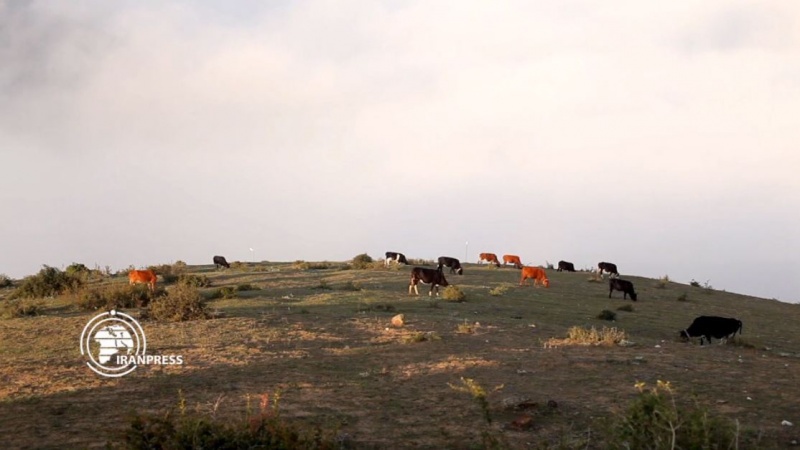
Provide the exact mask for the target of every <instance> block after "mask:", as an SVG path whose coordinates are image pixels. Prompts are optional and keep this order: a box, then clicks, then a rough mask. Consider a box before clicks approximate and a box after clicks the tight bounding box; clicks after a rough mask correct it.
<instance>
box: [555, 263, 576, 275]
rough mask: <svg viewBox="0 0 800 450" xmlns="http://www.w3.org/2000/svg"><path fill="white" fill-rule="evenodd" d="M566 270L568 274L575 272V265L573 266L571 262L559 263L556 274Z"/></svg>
mask: <svg viewBox="0 0 800 450" xmlns="http://www.w3.org/2000/svg"><path fill="white" fill-rule="evenodd" d="M565 270H566V271H567V272H575V265H574V264H572V263H571V262H566V261H559V262H558V269H556V272H563V271H565Z"/></svg>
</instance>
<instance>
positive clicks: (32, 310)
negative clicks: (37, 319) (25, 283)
mask: <svg viewBox="0 0 800 450" xmlns="http://www.w3.org/2000/svg"><path fill="white" fill-rule="evenodd" d="M0 305H1V306H0V317H3V318H4V319H13V318H14V317H25V316H38V315H40V314H42V303H41V301H38V300H33V299H27V298H23V299H15V300H8V301H6V302H3V303H2V304H0Z"/></svg>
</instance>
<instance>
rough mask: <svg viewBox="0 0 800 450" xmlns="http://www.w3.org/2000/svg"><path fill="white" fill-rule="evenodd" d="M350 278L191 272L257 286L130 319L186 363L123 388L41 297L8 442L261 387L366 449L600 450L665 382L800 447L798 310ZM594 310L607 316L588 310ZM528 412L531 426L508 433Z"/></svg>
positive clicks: (23, 324)
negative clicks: (577, 339) (698, 324)
mask: <svg viewBox="0 0 800 450" xmlns="http://www.w3.org/2000/svg"><path fill="white" fill-rule="evenodd" d="M346 267H347V265H346V264H342V263H272V262H262V263H255V264H234V267H233V268H231V269H226V270H215V268H214V267H213V266H188V267H185V268H184V269H183V270H185V271H186V272H187V273H190V274H195V275H198V276H206V277H208V279H209V281H210V283H211V284H210V286H207V287H203V288H201V292H202V293H203V294H204V296H205V297H209V298H210V297H212V296H213V295H212V294H213V293H214V292H216V291H217V290H218V289H220V288H224V287H236V286H240V285H245V284H249V285H251V286H252V287H256V288H257V290H241V291H238V292H237V291H235V290H234V289H230V291H229V292H230V293H231V295H236V298H227V299H225V298H218V299H213V300H209V301H208V306H209V307H210V309H211V311H212V312H213V313H214V314H213V316H214V317H215V318H213V319H210V320H197V321H186V322H177V323H164V322H158V321H154V320H142V326H143V328H144V330H145V332H146V334H147V345H148V353H149V354H180V355H182V356H183V359H184V361H185V363H184V364H183V365H182V366H140V367H139V368H137V369H136V371H135V372H134V373H133V374H131V375H128V376H126V377H123V378H119V379H111V378H102V377H100V376H98V375H96V374H95V373H94V372H92V371H91V370H89V369H88V368H87V367H86V363H85V361H84V359H83V357H82V356H81V354H80V351H79V346H78V342H79V336H80V334H81V330H82V329H83V327H84V326H85V325H86V323H87V322H88V321H89V320H90V319H91V318H92V317H93V316H95V315H96V314H97V313H98V312H99V311H82V310H79V309H77V308H75V307H74V296H70V295H63V296H59V297H56V298H53V299H46V300H43V302H44V310H43V315H40V316H35V317H21V318H12V319H6V320H0V343H2V345H1V346H0V358H1V359H2V361H3V364H2V365H1V366H0V379H2V380H3V383H2V384H0V435H3V436H4V437H5V439H6V441H7V444H8V445H10V446H11V447H17V446H23V447H24V446H37V447H62V446H67V447H92V446H103V445H104V444H105V443H106V441H107V440H109V439H113V438H114V436H117V434H115V433H118V430H120V429H121V428H123V427H125V426H126V424H127V419H126V417H127V416H128V414H130V413H131V412H133V411H137V412H163V411H167V410H169V409H170V408H175V407H176V405H178V404H179V403H181V402H185V405H187V408H189V409H191V410H197V411H200V412H202V413H207V414H209V415H212V414H213V415H214V416H215V417H219V418H231V419H235V418H241V417H243V416H244V415H245V414H246V413H247V411H248V408H252V405H250V406H248V404H250V402H251V400H252V399H254V398H257V397H258V396H259V395H260V394H263V393H269V394H270V395H272V396H274V395H275V394H276V393H278V392H279V393H280V409H281V414H282V416H283V417H285V418H287V420H291V421H294V422H296V423H300V424H309V425H315V426H319V427H321V428H322V429H323V430H335V431H337V432H338V433H339V435H340V436H344V435H346V436H348V439H351V440H352V441H353V442H356V443H358V444H359V445H364V446H375V447H379V448H405V447H422V448H463V447H467V446H470V443H480V442H481V441H482V439H485V438H486V436H487V435H491V436H495V437H497V439H499V442H501V443H502V445H501V446H509V447H513V448H526V447H531V446H533V447H541V448H548V447H558V446H562V447H567V448H570V447H573V446H574V447H581V448H584V447H586V446H587V443H588V448H603V447H604V445H603V443H602V440H598V439H599V438H596V437H594V436H597V433H598V432H599V431H600V430H602V429H603V427H604V426H606V425H604V424H605V422H604V421H605V420H607V419H608V418H609V417H613V416H614V415H615V414H620V413H621V412H623V411H624V409H625V408H626V407H627V405H629V404H630V403H631V401H633V400H634V399H635V398H636V397H637V395H638V393H637V391H636V389H635V388H634V385H635V383H637V382H645V383H647V384H648V385H655V384H656V382H657V380H664V381H669V382H670V383H671V385H672V386H674V389H675V392H677V393H678V398H679V401H680V402H696V403H697V404H699V405H703V406H704V407H707V408H709V409H710V411H711V412H713V413H714V414H719V415H721V416H722V417H726V418H730V419H732V420H738V422H739V424H740V425H741V431H740V433H741V438H742V440H743V442H744V441H745V440H747V442H751V443H757V445H758V446H759V447H761V448H772V447H774V448H782V447H785V446H787V445H789V443H790V442H791V441H792V440H796V439H800V433H797V432H796V431H795V429H796V427H789V426H782V425H781V422H782V421H784V420H788V421H790V422H792V423H794V424H797V425H798V426H800V416H798V409H797V399H798V398H800V383H799V382H798V381H800V380H799V378H800V370H798V367H800V360H798V357H799V356H800V342H799V341H798V339H797V333H796V324H797V323H798V320H800V306H798V305H793V304H787V303H781V302H778V301H774V300H766V299H760V298H755V297H750V296H744V295H738V294H734V293H729V292H722V291H716V290H712V289H706V288H703V287H693V286H688V285H683V284H678V283H674V282H666V283H661V282H659V280H654V279H649V278H643V277H637V276H629V275H627V274H623V278H625V279H628V280H630V281H632V282H633V283H634V284H635V286H636V290H637V293H638V295H639V299H638V301H637V302H632V301H630V300H623V299H622V298H621V297H622V294H621V293H620V292H614V294H613V296H612V297H613V298H611V299H609V298H608V283H607V281H602V282H597V281H591V279H592V278H593V275H592V274H590V273H586V272H576V273H561V272H555V271H552V270H548V271H547V272H548V276H549V277H550V281H551V286H550V288H548V289H545V288H542V287H533V286H532V285H530V284H528V285H527V286H518V282H519V271H518V270H516V269H511V268H501V269H495V268H493V267H489V266H479V265H472V264H467V265H465V269H464V275H463V276H456V275H447V279H448V280H449V281H450V282H451V283H452V284H455V285H457V286H458V287H459V289H460V290H461V291H462V292H464V293H465V294H466V301H464V302H448V301H445V300H443V299H442V298H439V299H435V298H434V299H431V298H429V297H428V296H427V295H426V294H427V291H428V289H427V287H423V286H420V293H421V294H423V295H420V296H419V297H416V296H409V295H408V278H409V268H408V267H405V266H401V267H391V268H388V269H386V268H383V267H382V266H381V263H376V264H374V265H372V266H370V267H368V268H367V269H365V270H352V269H347V268H346ZM528 283H530V281H528ZM92 284H94V285H102V284H123V285H124V284H127V278H124V277H121V276H117V277H106V278H103V279H98V280H95V281H92V282H91V283H90V285H92ZM159 284H160V285H164V283H163V282H162V283H159ZM166 289H167V291H170V290H172V289H175V286H174V285H172V284H167V285H166ZM234 292H235V294H233V293H234ZM8 293H9V289H5V290H3V291H2V294H0V295H3V296H4V297H7V296H8ZM3 302H6V303H7V302H8V300H7V299H5V300H0V303H3ZM628 305H630V306H632V311H624V310H619V309H618V308H620V307H627V306H628ZM603 310H609V311H612V312H614V313H615V314H616V319H615V320H614V321H607V320H602V319H599V318H597V316H598V314H599V313H600V312H601V311H603ZM127 311H128V312H129V313H130V314H132V315H134V316H135V317H138V316H139V315H140V311H139V310H138V309H136V308H133V309H130V310H127ZM397 314H403V315H404V318H405V322H406V323H405V325H404V326H402V327H399V328H398V327H394V326H392V325H391V323H390V322H391V319H392V317H393V316H395V315H397ZM699 315H719V316H728V317H736V318H739V319H741V320H742V321H743V323H744V329H743V336H741V337H738V338H736V339H735V340H733V341H732V342H729V343H727V344H723V345H718V344H717V343H716V342H715V343H714V344H713V345H704V346H701V345H699V344H698V343H696V342H693V343H686V342H682V341H680V340H679V339H678V331H679V330H681V329H683V328H685V327H687V326H688V325H689V324H690V323H691V322H692V319H693V318H694V317H696V316H699ZM575 326H580V327H585V328H591V327H596V328H602V327H603V326H607V327H616V328H617V329H619V330H624V332H625V333H626V335H627V341H628V342H627V343H626V345H625V346H580V345H574V346H572V345H562V346H552V345H546V344H547V343H548V342H550V340H551V339H562V338H565V337H566V336H567V332H568V330H569V329H570V328H571V327H575ZM462 379H470V380H474V382H476V383H478V384H480V385H481V386H482V387H483V388H485V389H486V391H487V394H486V399H487V401H488V404H487V409H486V411H482V409H481V407H480V405H478V404H476V402H475V401H474V399H473V398H471V397H470V395H468V394H465V393H463V392H460V391H459V389H458V387H459V386H462V385H463V383H464V381H462ZM248 396H249V397H248ZM248 398H250V399H251V400H248ZM252 401H255V400H252ZM485 413H486V414H485ZM487 414H488V416H489V418H490V419H491V423H489V422H488V421H487V417H486V415H487ZM521 415H522V416H525V417H528V418H529V419H530V422H529V423H527V424H525V426H523V427H519V426H517V427H515V426H514V422H515V421H517V420H518V419H519V417H520V416H521ZM593 433H594V434H593ZM484 442H485V440H484Z"/></svg>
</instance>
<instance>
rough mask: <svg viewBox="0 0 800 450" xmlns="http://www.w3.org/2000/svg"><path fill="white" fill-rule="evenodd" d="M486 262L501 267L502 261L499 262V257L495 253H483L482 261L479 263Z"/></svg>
mask: <svg viewBox="0 0 800 450" xmlns="http://www.w3.org/2000/svg"><path fill="white" fill-rule="evenodd" d="M484 261H486V262H487V263H494V264H495V265H496V266H497V267H500V261H498V260H497V255H495V254H494V253H481V259H479V260H478V263H482V262H484Z"/></svg>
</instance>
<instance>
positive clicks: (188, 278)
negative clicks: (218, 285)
mask: <svg viewBox="0 0 800 450" xmlns="http://www.w3.org/2000/svg"><path fill="white" fill-rule="evenodd" d="M178 283H180V284H188V285H190V286H194V287H198V288H200V287H208V286H210V285H211V280H209V279H208V277H207V276H205V275H192V274H188V273H184V274H181V275H179V276H178Z"/></svg>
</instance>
